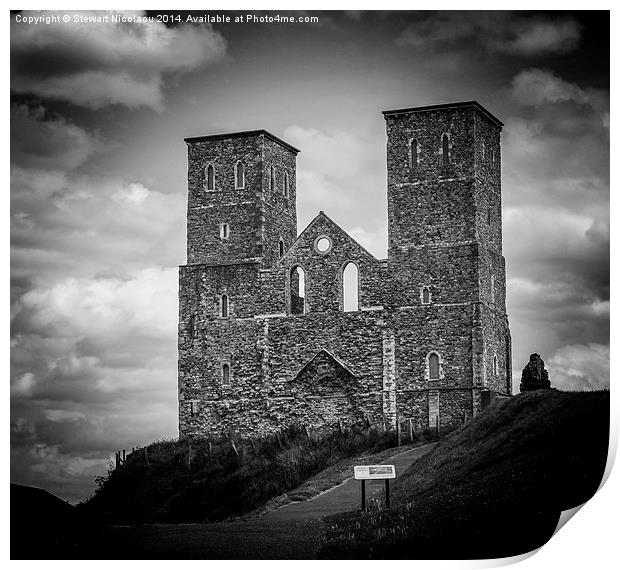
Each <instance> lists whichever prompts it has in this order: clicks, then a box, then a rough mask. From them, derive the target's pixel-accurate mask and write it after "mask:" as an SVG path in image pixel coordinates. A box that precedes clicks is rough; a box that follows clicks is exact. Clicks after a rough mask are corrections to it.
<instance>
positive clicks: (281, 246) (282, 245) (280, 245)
mask: <svg viewBox="0 0 620 570" xmlns="http://www.w3.org/2000/svg"><path fill="white" fill-rule="evenodd" d="M278 247H279V252H280V257H282V256H283V255H284V242H283V241H282V240H281V239H280V243H279V244H278Z"/></svg>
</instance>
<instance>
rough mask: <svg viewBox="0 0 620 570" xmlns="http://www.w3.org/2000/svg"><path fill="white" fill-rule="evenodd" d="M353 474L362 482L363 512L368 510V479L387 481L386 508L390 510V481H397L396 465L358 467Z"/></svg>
mask: <svg viewBox="0 0 620 570" xmlns="http://www.w3.org/2000/svg"><path fill="white" fill-rule="evenodd" d="M353 474H354V476H355V478H356V479H359V480H360V481H361V482H362V511H365V510H366V481H367V480H368V479H384V480H385V506H386V508H388V509H389V508H390V479H396V468H395V467H394V465H356V466H355V467H354V468H353Z"/></svg>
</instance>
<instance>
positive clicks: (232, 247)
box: [185, 130, 299, 268]
mask: <svg viewBox="0 0 620 570" xmlns="http://www.w3.org/2000/svg"><path fill="white" fill-rule="evenodd" d="M185 142H186V144H187V150H188V204H187V263H188V265H196V264H210V265H218V264H230V263H240V262H241V263H243V262H259V263H260V264H261V265H262V267H264V268H268V267H271V266H272V265H273V264H274V263H275V262H276V261H277V260H278V258H279V257H280V256H281V254H282V252H283V251H286V250H287V249H288V248H289V247H290V246H291V245H292V243H293V241H294V240H295V238H296V236H297V212H296V171H295V163H296V156H297V153H298V152H299V151H298V150H297V149H296V148H295V147H293V146H291V145H289V144H288V143H286V142H284V141H283V140H281V139H279V138H277V137H275V136H274V135H272V134H271V133H268V132H267V131H265V130H258V131H244V132H239V133H229V134H219V135H209V136H203V137H192V138H187V139H185Z"/></svg>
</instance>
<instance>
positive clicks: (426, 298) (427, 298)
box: [420, 285, 431, 305]
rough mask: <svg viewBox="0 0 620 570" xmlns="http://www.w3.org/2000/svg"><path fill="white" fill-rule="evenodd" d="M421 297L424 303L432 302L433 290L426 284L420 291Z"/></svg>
mask: <svg viewBox="0 0 620 570" xmlns="http://www.w3.org/2000/svg"><path fill="white" fill-rule="evenodd" d="M420 298H421V300H422V304H423V305H430V304H431V290H430V288H429V287H427V286H426V285H425V286H424V287H422V290H421V291H420Z"/></svg>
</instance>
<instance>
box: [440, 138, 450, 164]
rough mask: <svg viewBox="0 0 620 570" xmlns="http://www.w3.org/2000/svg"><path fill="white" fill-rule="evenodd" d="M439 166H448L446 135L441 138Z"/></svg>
mask: <svg viewBox="0 0 620 570" xmlns="http://www.w3.org/2000/svg"><path fill="white" fill-rule="evenodd" d="M441 164H442V165H443V166H448V164H450V139H449V138H448V135H443V136H442V137H441Z"/></svg>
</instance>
